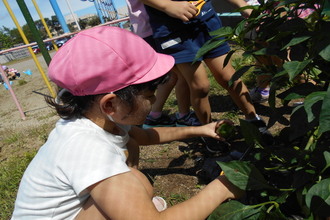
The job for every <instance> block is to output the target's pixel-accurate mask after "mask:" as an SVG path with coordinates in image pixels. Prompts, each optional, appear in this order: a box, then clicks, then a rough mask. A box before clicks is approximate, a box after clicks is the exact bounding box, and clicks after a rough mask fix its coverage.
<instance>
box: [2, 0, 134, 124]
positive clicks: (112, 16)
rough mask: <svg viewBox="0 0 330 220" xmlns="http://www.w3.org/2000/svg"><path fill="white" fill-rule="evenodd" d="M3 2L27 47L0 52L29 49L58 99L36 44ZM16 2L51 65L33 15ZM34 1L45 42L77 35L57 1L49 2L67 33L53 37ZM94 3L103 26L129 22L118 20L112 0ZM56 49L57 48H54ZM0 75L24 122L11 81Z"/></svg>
mask: <svg viewBox="0 0 330 220" xmlns="http://www.w3.org/2000/svg"><path fill="white" fill-rule="evenodd" d="M2 1H3V3H4V5H5V7H6V8H7V11H8V12H9V14H10V16H11V18H12V20H13V22H14V24H15V25H16V27H17V29H18V31H19V33H20V35H21V37H22V39H23V41H24V43H25V45H24V46H20V47H16V48H11V49H8V50H3V51H0V54H5V53H6V52H10V51H14V50H19V49H22V48H28V50H29V53H30V55H31V56H32V58H33V60H34V62H35V64H36V66H37V68H38V70H39V72H40V74H41V75H42V78H43V79H44V81H45V84H46V85H47V87H48V89H49V92H50V94H51V96H52V97H53V98H55V97H56V93H55V92H54V90H53V88H52V86H51V85H50V82H49V80H48V78H47V77H46V75H45V73H44V71H43V69H42V67H41V65H40V63H39V61H38V59H37V57H36V55H35V54H34V53H33V51H32V48H31V46H33V45H35V43H29V41H28V40H27V38H26V36H25V34H24V32H23V30H22V28H21V27H20V25H19V23H18V21H17V19H16V17H15V15H14V13H13V11H12V10H11V8H10V6H9V4H8V2H7V0H2ZM16 1H17V3H18V5H19V7H20V10H21V11H22V13H23V15H24V18H25V20H26V22H27V24H28V26H29V28H30V30H31V32H32V34H33V35H34V38H35V39H36V42H37V44H38V46H39V48H40V49H41V52H42V54H43V57H44V59H45V61H46V63H47V64H49V63H50V60H51V58H50V55H49V53H48V51H47V49H46V48H45V44H44V41H43V40H42V39H41V36H40V34H39V32H38V30H37V28H36V26H35V24H34V21H33V19H32V16H31V14H30V12H29V10H28V8H27V6H26V5H25V2H24V0H16ZM32 1H33V4H34V6H35V7H36V10H37V12H38V14H39V16H40V19H41V21H42V23H43V25H44V26H45V29H46V32H47V34H48V36H49V38H50V39H49V40H46V41H45V42H48V41H53V40H55V39H59V38H63V37H71V35H74V34H76V33H77V32H76V33H70V31H69V29H68V27H67V25H66V23H65V22H64V18H63V15H62V13H61V12H60V10H59V7H58V5H57V2H56V0H49V1H50V3H51V5H52V7H53V9H54V11H55V14H56V16H57V18H58V20H59V22H60V24H61V26H62V28H63V30H64V33H65V34H64V35H61V36H58V37H52V36H51V34H50V32H49V29H48V27H47V25H46V22H45V21H44V19H43V16H42V15H41V13H40V10H39V8H38V6H37V4H36V2H35V0H32ZM90 1H91V0H90ZM92 2H94V4H95V7H96V9H97V12H98V15H99V16H101V17H100V20H101V22H102V21H103V22H102V24H101V25H117V24H120V23H121V22H124V21H127V20H129V18H128V17H126V18H122V19H118V14H117V10H116V9H115V6H114V5H113V3H112V1H111V0H95V1H92ZM55 9H56V10H55ZM101 18H102V19H101ZM104 19H106V20H107V21H108V22H104ZM116 19H117V20H116ZM54 47H55V48H56V46H54ZM0 66H1V64H0ZM0 74H1V76H2V77H3V79H4V81H5V83H6V85H7V87H8V90H9V92H10V94H11V96H12V98H13V100H14V102H15V104H16V106H17V108H18V110H19V112H20V114H21V118H22V119H23V120H24V119H25V113H24V111H23V110H22V107H21V106H20V104H19V102H18V99H17V97H16V95H15V93H14V90H13V89H12V87H11V85H10V82H9V80H8V79H7V77H6V76H5V74H4V72H3V71H2V70H1V72H0Z"/></svg>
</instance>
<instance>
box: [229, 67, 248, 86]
mask: <svg viewBox="0 0 330 220" xmlns="http://www.w3.org/2000/svg"><path fill="white" fill-rule="evenodd" d="M251 67H252V66H243V67H242V68H240V69H239V70H237V71H236V72H235V73H234V75H233V76H232V77H231V79H230V80H229V82H228V86H229V87H230V86H232V84H233V83H234V82H235V81H236V80H238V79H240V78H241V76H243V74H244V73H246V72H247V71H248V70H249V69H250V68H251Z"/></svg>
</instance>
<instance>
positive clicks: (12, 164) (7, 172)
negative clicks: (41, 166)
mask: <svg viewBox="0 0 330 220" xmlns="http://www.w3.org/2000/svg"><path fill="white" fill-rule="evenodd" d="M35 154H36V151H32V152H27V153H25V154H24V155H23V156H17V157H12V158H10V159H9V160H7V161H4V162H1V163H0V210H1V212H0V219H9V218H10V217H11V214H12V211H13V210H14V203H15V199H16V194H17V190H18V185H19V183H20V180H21V178H22V175H23V173H24V171H25V169H26V167H27V166H28V164H29V163H30V161H31V160H32V158H33V157H34V155H35Z"/></svg>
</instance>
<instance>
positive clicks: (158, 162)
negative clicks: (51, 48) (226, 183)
mask: <svg viewBox="0 0 330 220" xmlns="http://www.w3.org/2000/svg"><path fill="white" fill-rule="evenodd" d="M53 53H54V52H53ZM53 53H52V54H51V55H53ZM38 59H39V60H40V62H41V66H42V68H43V70H44V71H45V73H47V68H46V67H47V65H46V63H45V62H44V60H43V58H42V56H41V55H38ZM8 66H10V67H13V68H16V69H18V70H19V71H20V72H21V77H20V78H19V79H16V80H14V81H13V84H12V87H13V90H14V92H15V94H16V97H17V99H18V102H19V103H20V105H21V107H22V109H23V111H24V113H25V117H26V118H25V120H23V119H22V118H21V115H20V113H19V111H18V109H17V106H16V104H15V102H14V101H13V99H12V97H11V94H10V93H9V91H8V90H5V88H4V86H3V85H0V102H1V105H0V143H2V144H1V146H0V162H1V161H4V160H6V159H7V158H8V157H10V156H14V155H17V154H22V153H24V152H26V151H28V150H31V149H38V148H39V147H40V146H41V145H42V144H43V142H44V141H45V140H46V138H47V135H48V133H49V130H50V129H51V128H52V127H54V124H55V122H56V121H57V120H58V116H57V115H56V114H55V113H54V111H53V110H52V109H50V108H49V107H48V106H47V105H46V103H45V101H44V97H45V96H48V95H49V94H50V93H49V90H48V88H47V86H46V84H45V82H44V80H43V78H42V76H41V74H40V72H39V70H38V69H37V67H36V65H35V63H34V61H33V60H32V59H27V60H24V61H20V62H17V63H14V64H8ZM27 69H30V70H31V71H32V73H33V74H32V75H26V74H24V73H22V72H23V71H25V70H27ZM23 81H25V82H26V84H23V83H22V82H23ZM20 83H22V84H23V85H20ZM220 99H221V100H222V102H223V103H225V102H228V100H229V98H228V97H213V98H211V104H212V110H213V113H212V114H213V117H214V118H221V115H222V114H223V113H224V112H226V111H228V110H230V108H232V105H231V104H230V105H228V104H226V105H223V106H225V107H217V105H215V103H218V102H220ZM263 118H264V119H266V120H267V117H266V116H263ZM43 127H45V130H44V133H41V134H39V136H41V138H35V136H32V135H31V134H32V133H33V131H38V132H40V128H43ZM38 129H39V130H38ZM11 135H12V136H11ZM30 135H31V138H30V137H29V136H30ZM14 137H16V138H18V139H19V140H18V141H19V142H20V139H24V141H21V142H20V144H18V145H17V144H16V145H15V147H11V146H12V145H8V144H6V145H4V144H3V143H4V142H5V141H8V139H9V138H12V139H13V138H14ZM218 159H221V160H227V159H228V157H220V158H219V157H215V156H214V155H210V154H209V153H207V151H206V150H205V146H204V144H203V143H202V141H201V139H200V138H194V139H189V140H184V141H176V142H172V143H169V144H164V145H155V146H142V147H141V161H140V169H141V171H142V172H143V173H145V174H146V176H147V177H148V178H149V179H150V181H151V182H152V184H153V185H154V187H155V194H157V195H160V196H163V197H164V198H165V199H166V200H167V202H168V203H169V206H171V205H173V204H176V203H178V202H181V201H183V200H185V199H187V198H189V197H191V196H192V195H194V194H196V193H197V192H199V191H200V190H201V189H202V188H203V187H204V186H205V184H206V183H207V182H208V181H209V180H210V178H212V176H213V175H217V172H218V170H217V165H216V166H214V164H215V160H218Z"/></svg>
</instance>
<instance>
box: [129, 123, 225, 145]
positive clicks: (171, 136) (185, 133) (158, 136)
mask: <svg viewBox="0 0 330 220" xmlns="http://www.w3.org/2000/svg"><path fill="white" fill-rule="evenodd" d="M222 123H229V124H232V122H230V121H228V120H222V121H218V122H212V123H209V124H206V125H203V126H189V127H155V128H149V129H141V128H139V127H135V126H133V127H132V129H131V130H130V132H129V134H130V136H131V137H133V138H134V139H135V141H137V143H139V145H151V144H160V143H166V142H170V141H175V140H181V139H186V138H191V137H212V138H217V139H221V137H219V135H218V134H217V133H216V129H217V128H218V127H219V126H220V125H221V124H222Z"/></svg>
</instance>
